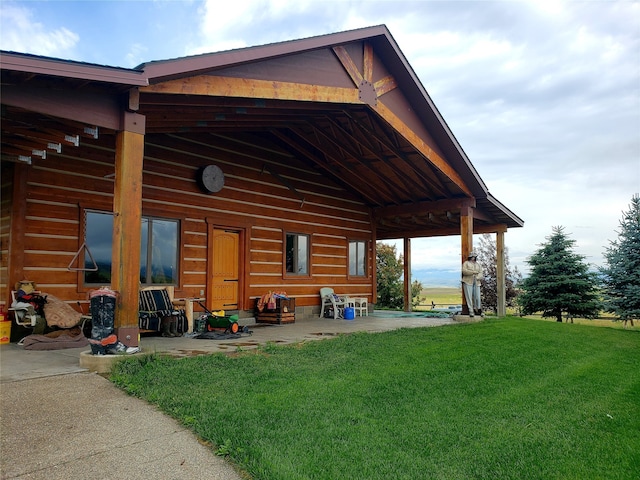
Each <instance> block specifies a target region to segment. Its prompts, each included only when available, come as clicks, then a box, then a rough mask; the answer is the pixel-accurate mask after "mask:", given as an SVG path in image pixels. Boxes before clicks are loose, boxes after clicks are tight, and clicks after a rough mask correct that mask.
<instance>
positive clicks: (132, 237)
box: [111, 112, 145, 346]
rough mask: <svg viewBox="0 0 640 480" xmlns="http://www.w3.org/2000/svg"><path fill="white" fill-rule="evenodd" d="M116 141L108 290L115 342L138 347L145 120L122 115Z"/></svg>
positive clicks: (139, 117) (134, 114) (128, 113)
mask: <svg viewBox="0 0 640 480" xmlns="http://www.w3.org/2000/svg"><path fill="white" fill-rule="evenodd" d="M123 120H124V121H123V126H124V128H123V130H122V131H120V132H118V134H117V138H116V165H115V173H116V177H115V185H114V191H113V253H112V267H111V288H112V289H113V290H115V291H117V292H118V294H119V296H118V303H117V306H116V319H115V327H116V334H117V335H118V339H119V340H120V341H121V342H122V343H124V344H125V345H127V346H138V294H139V292H138V290H139V285H140V241H141V237H142V233H141V226H142V163H143V156H144V128H145V127H144V124H145V117H144V116H142V115H139V114H136V113H130V112H125V113H124V119H123Z"/></svg>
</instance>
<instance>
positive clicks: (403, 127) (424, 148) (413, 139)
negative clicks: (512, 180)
mask: <svg viewBox="0 0 640 480" xmlns="http://www.w3.org/2000/svg"><path fill="white" fill-rule="evenodd" d="M373 108H374V109H375V110H376V111H377V112H378V114H379V115H380V116H381V117H382V118H383V119H385V120H386V121H387V122H388V123H389V125H391V126H392V127H393V128H395V129H396V130H397V131H398V133H400V134H401V135H402V136H403V137H404V139H405V140H406V141H408V142H409V143H410V144H411V145H413V147H414V148H415V149H416V150H418V151H419V152H420V153H422V154H423V155H424V157H425V158H427V159H429V161H430V162H431V163H433V164H434V166H435V167H436V168H437V169H438V170H440V171H441V172H442V173H444V174H445V175H446V176H447V177H449V178H450V179H451V181H452V182H453V183H455V184H456V185H457V186H458V188H460V190H462V191H463V192H464V193H466V194H467V195H469V196H470V197H472V196H473V194H472V193H471V191H470V190H469V187H467V185H466V184H465V183H464V181H463V180H462V178H460V175H459V174H458V172H456V171H455V170H454V168H453V167H452V166H451V165H449V164H448V163H447V162H446V161H445V160H444V159H443V158H442V157H441V156H440V155H438V154H437V153H436V152H435V151H434V150H433V149H432V148H431V147H430V146H429V145H427V144H426V143H425V142H424V140H422V139H421V138H420V137H419V136H418V135H417V134H416V133H415V132H414V131H413V130H411V129H410V128H409V127H408V126H407V124H405V123H404V122H403V121H402V120H400V118H399V117H398V116H397V115H396V114H395V113H393V112H392V111H391V109H389V108H388V107H386V106H385V105H384V104H383V103H381V102H378V105H377V106H376V107H373Z"/></svg>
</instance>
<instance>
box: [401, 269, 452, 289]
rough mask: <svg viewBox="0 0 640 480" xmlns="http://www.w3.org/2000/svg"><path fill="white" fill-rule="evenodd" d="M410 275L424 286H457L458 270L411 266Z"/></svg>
mask: <svg viewBox="0 0 640 480" xmlns="http://www.w3.org/2000/svg"><path fill="white" fill-rule="evenodd" d="M411 277H412V279H413V280H418V281H419V282H420V283H422V285H423V286H424V287H458V286H460V270H450V269H438V268H412V269H411Z"/></svg>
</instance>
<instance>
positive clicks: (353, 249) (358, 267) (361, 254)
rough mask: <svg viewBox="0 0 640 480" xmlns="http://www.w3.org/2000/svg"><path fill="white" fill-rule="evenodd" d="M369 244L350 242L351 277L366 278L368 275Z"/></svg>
mask: <svg viewBox="0 0 640 480" xmlns="http://www.w3.org/2000/svg"><path fill="white" fill-rule="evenodd" d="M366 246H367V242H364V241H362V240H351V241H349V275H353V276H365V275H366V274H367V250H366Z"/></svg>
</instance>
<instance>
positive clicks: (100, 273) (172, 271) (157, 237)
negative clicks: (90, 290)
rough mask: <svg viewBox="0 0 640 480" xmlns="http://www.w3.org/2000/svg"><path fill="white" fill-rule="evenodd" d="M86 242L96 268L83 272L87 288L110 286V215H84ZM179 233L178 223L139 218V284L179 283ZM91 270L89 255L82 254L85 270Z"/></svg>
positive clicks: (102, 213)
mask: <svg viewBox="0 0 640 480" xmlns="http://www.w3.org/2000/svg"><path fill="white" fill-rule="evenodd" d="M85 223H86V224H85V231H86V234H85V242H86V246H87V248H88V249H89V251H90V252H91V256H93V259H94V260H95V262H96V265H97V266H98V270H97V271H86V272H85V275H84V281H85V283H87V284H109V283H111V252H112V245H111V242H112V232H113V214H111V213H104V212H95V211H87V212H86V220H85ZM178 232H179V222H178V221H177V220H166V219H161V218H153V217H143V218H142V238H141V241H140V283H142V284H144V285H151V284H169V285H175V284H177V283H178V268H177V267H178ZM91 267H93V262H92V261H91V258H90V257H89V254H88V253H86V252H85V268H91Z"/></svg>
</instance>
